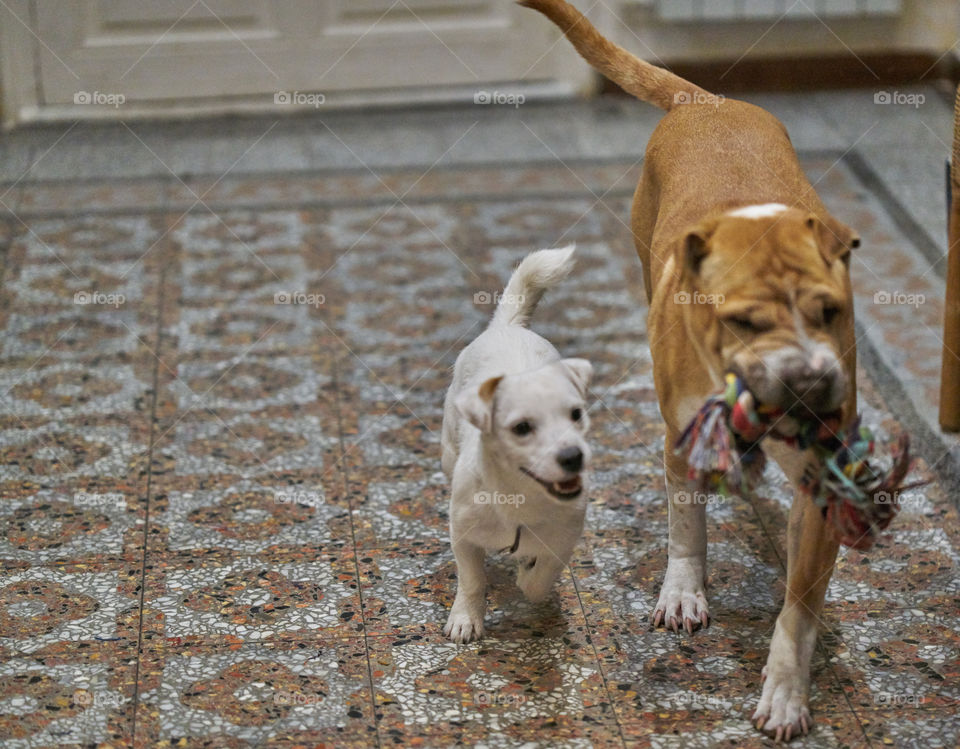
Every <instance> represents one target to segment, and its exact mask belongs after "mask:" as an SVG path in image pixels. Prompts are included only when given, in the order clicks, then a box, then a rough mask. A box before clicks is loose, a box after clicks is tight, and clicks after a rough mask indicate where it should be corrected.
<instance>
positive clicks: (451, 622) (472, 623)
mask: <svg viewBox="0 0 960 749" xmlns="http://www.w3.org/2000/svg"><path fill="white" fill-rule="evenodd" d="M443 634H444V635H446V636H447V637H449V638H450V639H451V640H453V641H454V642H456V643H461V644H463V643H467V642H473V641H474V640H479V639H480V638H481V637H483V615H482V614H481V615H480V616H476V615H473V614H470V613H469V612H468V611H464V610H462V609H460V610H457V609H456V608H454V609H453V610H452V611H451V612H450V616H449V617H448V618H447V623H446V625H444V627H443Z"/></svg>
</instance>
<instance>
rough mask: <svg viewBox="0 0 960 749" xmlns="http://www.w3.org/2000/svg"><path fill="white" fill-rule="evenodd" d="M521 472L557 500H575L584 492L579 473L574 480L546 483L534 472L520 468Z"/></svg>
mask: <svg viewBox="0 0 960 749" xmlns="http://www.w3.org/2000/svg"><path fill="white" fill-rule="evenodd" d="M520 470H521V471H523V472H524V473H525V474H527V475H528V476H529V477H530V478H532V479H533V480H535V481H537V482H538V483H539V484H540V485H541V486H542V487H543V488H544V489H546V490H547V491H548V492H550V493H551V494H552V495H553V496H554V497H556V498H557V499H574V498H575V497H578V496H579V495H580V492H581V491H582V490H583V481H582V480H581V479H580V474H579V473H578V474H577V475H576V476H574V477H573V478H569V479H565V480H564V481H544V480H543V479H542V478H540V477H539V476H537V475H536V474H535V473H533V472H532V471H528V470H527V469H526V468H524V467H523V466H520Z"/></svg>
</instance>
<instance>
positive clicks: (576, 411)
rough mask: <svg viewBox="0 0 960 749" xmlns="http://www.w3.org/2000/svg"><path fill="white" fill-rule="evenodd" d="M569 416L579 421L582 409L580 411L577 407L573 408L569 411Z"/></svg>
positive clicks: (581, 416)
mask: <svg viewBox="0 0 960 749" xmlns="http://www.w3.org/2000/svg"><path fill="white" fill-rule="evenodd" d="M570 418H571V419H573V420H574V421H580V419H581V418H583V411H581V410H580V409H579V408H575V409H573V410H572V411H571V412H570Z"/></svg>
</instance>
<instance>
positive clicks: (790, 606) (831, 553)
mask: <svg viewBox="0 0 960 749" xmlns="http://www.w3.org/2000/svg"><path fill="white" fill-rule="evenodd" d="M839 548H840V544H839V543H838V542H837V541H836V538H835V536H834V534H833V532H832V530H831V529H830V528H827V527H826V524H825V522H824V520H823V516H822V515H821V512H820V509H819V508H818V507H817V506H816V505H815V504H814V503H813V500H812V499H811V498H810V496H809V495H808V494H806V493H803V492H800V491H797V493H796V495H795V496H794V500H793V506H792V507H791V508H790V525H789V528H788V533H787V593H786V598H785V600H784V603H783V609H782V610H781V611H780V615H779V616H778V617H777V625H776V628H775V629H774V633H773V639H772V640H771V642H770V654H769V656H768V657H767V665H766V666H765V667H764V669H763V679H764V683H763V692H762V694H761V696H760V702H759V704H758V705H757V710H756V712H755V713H754V714H753V720H754V722H755V723H756V725H757V728H759V729H761V730H763V731H765V732H767V733H769V734H771V735H773V736H775V737H776V739H777V740H778V741H780V740H788V741H789V739H790V737H791V736H796V735H799V734H801V733H807V732H808V731H809V729H810V722H811V721H810V711H809V708H808V706H807V702H808V700H809V693H810V660H811V658H812V657H813V650H814V647H815V646H816V642H817V626H818V624H819V623H820V614H821V612H822V611H823V601H824V598H825V597H826V593H827V586H828V585H829V584H830V575H831V573H832V572H833V567H834V563H835V561H836V557H837V551H838V549H839Z"/></svg>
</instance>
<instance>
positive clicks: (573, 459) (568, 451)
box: [557, 446, 583, 473]
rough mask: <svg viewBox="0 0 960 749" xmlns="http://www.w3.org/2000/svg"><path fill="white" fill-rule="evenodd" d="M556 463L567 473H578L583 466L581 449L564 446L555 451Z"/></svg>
mask: <svg viewBox="0 0 960 749" xmlns="http://www.w3.org/2000/svg"><path fill="white" fill-rule="evenodd" d="M557 463H559V464H560V467H561V468H562V469H563V470H565V471H567V472H568V473H579V472H580V471H581V469H582V468H583V450H581V449H580V448H579V447H576V446H574V447H565V448H563V449H562V450H561V451H560V452H558V453H557Z"/></svg>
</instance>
